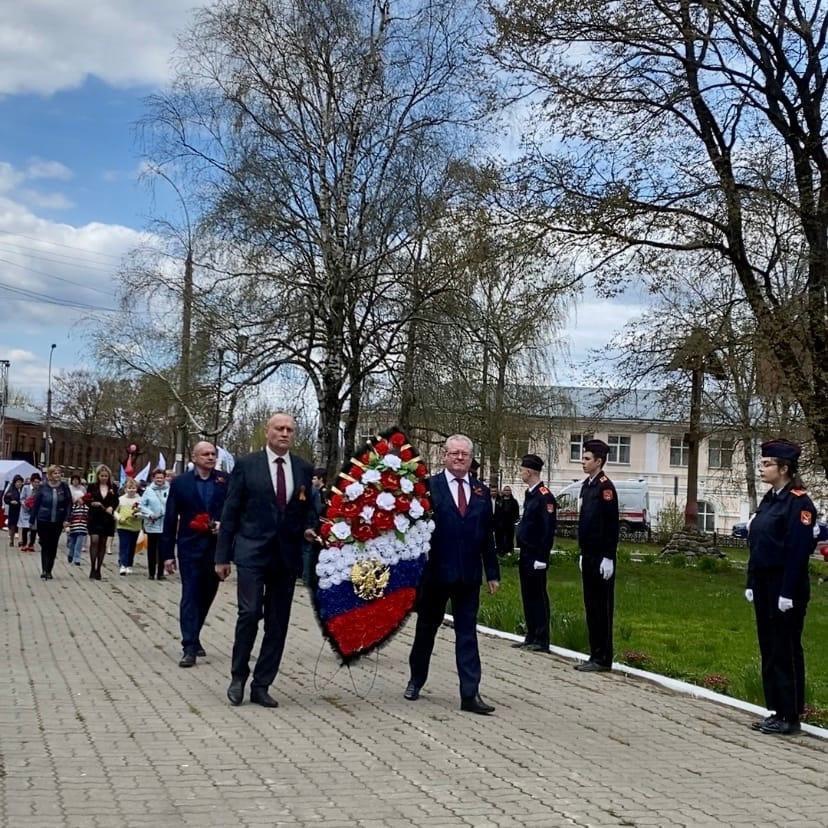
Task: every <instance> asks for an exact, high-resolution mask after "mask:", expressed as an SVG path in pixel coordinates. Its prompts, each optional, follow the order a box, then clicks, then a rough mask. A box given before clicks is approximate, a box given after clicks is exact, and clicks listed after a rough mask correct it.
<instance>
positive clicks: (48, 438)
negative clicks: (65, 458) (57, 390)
mask: <svg viewBox="0 0 828 828" xmlns="http://www.w3.org/2000/svg"><path fill="white" fill-rule="evenodd" d="M55 348H57V345H56V344H55V343H54V342H53V343H52V347H51V348H49V382H48V386H47V389H46V432H45V434H44V435H43V439H44V446H43V455H44V462H43V467H44V468H48V467H49V466H50V465H51V463H52V355H53V354H54V352H55Z"/></svg>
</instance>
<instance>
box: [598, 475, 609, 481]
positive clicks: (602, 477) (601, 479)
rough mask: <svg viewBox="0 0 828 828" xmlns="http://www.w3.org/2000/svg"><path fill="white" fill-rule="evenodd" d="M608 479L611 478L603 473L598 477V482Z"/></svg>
mask: <svg viewBox="0 0 828 828" xmlns="http://www.w3.org/2000/svg"><path fill="white" fill-rule="evenodd" d="M608 480H609V478H608V477H607V476H606V475H605V474H602V475H601V476H600V477H599V478H598V482H599V483H606V482H607V481H608Z"/></svg>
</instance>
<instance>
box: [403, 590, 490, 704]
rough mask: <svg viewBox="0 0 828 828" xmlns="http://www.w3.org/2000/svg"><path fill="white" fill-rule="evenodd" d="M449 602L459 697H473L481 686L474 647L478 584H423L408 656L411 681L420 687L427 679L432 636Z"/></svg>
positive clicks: (477, 652)
mask: <svg viewBox="0 0 828 828" xmlns="http://www.w3.org/2000/svg"><path fill="white" fill-rule="evenodd" d="M449 601H451V613H452V615H453V616H454V655H455V659H456V661H457V674H458V676H459V677H460V696H461V697H462V698H464V699H466V698H472V697H474V696H476V695H477V692H478V690H479V688H480V651H479V650H478V647H477V610H478V607H479V606H480V585H479V584H461V583H457V584H440V583H435V582H433V581H431V582H429V583H427V584H425V585H424V586H423V589H422V591H421V593H420V597H419V601H418V603H417V629H416V632H415V633H414V644H413V645H412V647H411V655H410V656H409V659H408V663H409V667H410V668H411V681H412V682H413V683H414V684H416V685H417V687H422V686H423V685H424V684H425V683H426V679H428V666H429V663H430V661H431V653H432V652H433V650H434V638H435V636H436V635H437V630H438V629H440V625H441V624H442V622H443V615H444V614H445V611H446V604H447V603H448V602H449Z"/></svg>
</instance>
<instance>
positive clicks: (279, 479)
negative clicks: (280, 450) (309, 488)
mask: <svg viewBox="0 0 828 828" xmlns="http://www.w3.org/2000/svg"><path fill="white" fill-rule="evenodd" d="M285 506H287V483H286V482H285V458H284V457H277V458H276V508H277V509H278V510H279V511H280V512H283V511H284V509H285Z"/></svg>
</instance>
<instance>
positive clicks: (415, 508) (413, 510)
mask: <svg viewBox="0 0 828 828" xmlns="http://www.w3.org/2000/svg"><path fill="white" fill-rule="evenodd" d="M408 514H409V515H411V517H413V518H414V520H417V519H418V518H421V517H422V516H423V515H424V514H425V509H423V504H422V503H420V501H419V500H416V499H415V500H412V501H411V505H410V506H409V507H408Z"/></svg>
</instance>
